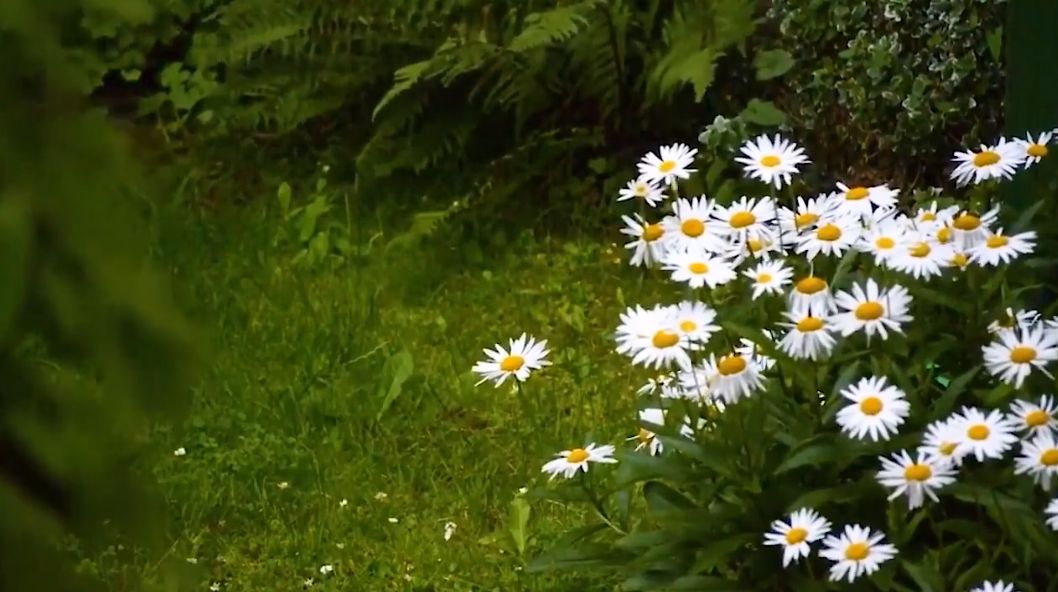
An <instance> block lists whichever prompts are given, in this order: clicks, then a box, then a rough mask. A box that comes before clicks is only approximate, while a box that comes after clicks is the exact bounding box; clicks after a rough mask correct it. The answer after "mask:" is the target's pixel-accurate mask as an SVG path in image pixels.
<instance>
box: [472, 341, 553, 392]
mask: <svg viewBox="0 0 1058 592" xmlns="http://www.w3.org/2000/svg"><path fill="white" fill-rule="evenodd" d="M482 351H483V352H484V353H485V356H486V357H488V359H487V360H485V361H482V362H478V363H477V364H474V367H473V368H472V370H473V371H474V372H475V373H477V374H480V375H481V380H479V381H478V382H477V384H481V383H483V382H485V381H488V380H491V381H493V382H494V383H495V384H496V386H497V387H499V386H500V385H501V384H503V383H504V381H506V380H507V379H508V378H510V377H512V376H513V377H514V378H515V380H517V381H518V382H525V380H526V379H527V378H529V373H530V372H531V371H533V370H539V369H541V368H543V367H544V366H549V365H551V362H549V361H548V360H547V354H548V353H550V351H549V350H548V349H547V340H546V339H541V340H540V341H537V340H536V339H534V338H533V337H529V336H527V335H526V334H525V333H522V335H521V337H519V338H518V339H511V340H510V342H509V347H508V348H506V349H505V348H504V347H503V346H502V345H500V344H498V343H497V344H496V348H495V349H484V350H482ZM475 386H477V385H475Z"/></svg>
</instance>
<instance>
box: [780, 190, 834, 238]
mask: <svg viewBox="0 0 1058 592" xmlns="http://www.w3.org/2000/svg"><path fill="white" fill-rule="evenodd" d="M778 214H779V229H780V230H781V231H782V240H783V242H784V243H786V244H790V245H794V244H797V237H798V235H799V234H800V233H802V232H806V231H808V230H810V229H813V228H815V226H816V224H817V223H818V222H819V221H821V220H826V219H829V218H830V217H831V216H833V215H834V200H833V199H831V197H830V196H829V195H827V194H823V195H820V196H818V197H810V198H808V199H805V198H803V197H798V198H797V209H795V210H791V209H790V208H787V207H785V206H782V207H780V208H779V212H778Z"/></svg>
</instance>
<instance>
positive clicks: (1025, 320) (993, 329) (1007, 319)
mask: <svg viewBox="0 0 1058 592" xmlns="http://www.w3.org/2000/svg"><path fill="white" fill-rule="evenodd" d="M1039 322H1040V313H1039V312H1038V311H1035V310H1014V309H1013V308H1009V307H1008V308H1007V309H1006V310H1005V311H1003V314H1002V315H1000V316H999V318H998V319H996V320H994V321H992V322H991V323H988V332H989V333H991V334H993V335H995V334H996V333H1001V332H1003V331H1012V330H1014V329H1018V330H1021V329H1031V328H1032V327H1034V326H1036V324H1037V323H1039Z"/></svg>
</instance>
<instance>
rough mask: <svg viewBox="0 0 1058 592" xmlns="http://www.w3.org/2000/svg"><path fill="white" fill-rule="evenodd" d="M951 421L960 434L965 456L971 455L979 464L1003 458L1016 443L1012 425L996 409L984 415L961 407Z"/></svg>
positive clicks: (972, 409)
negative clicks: (985, 460)
mask: <svg viewBox="0 0 1058 592" xmlns="http://www.w3.org/2000/svg"><path fill="white" fill-rule="evenodd" d="M953 421H954V424H955V425H957V426H958V427H959V431H960V432H962V435H963V437H962V444H964V445H965V446H966V454H967V455H970V454H972V455H973V456H974V457H975V458H976V459H977V460H978V461H979V462H980V461H983V460H984V459H986V458H1003V454H1004V453H1005V452H1006V451H1007V450H1010V447H1011V446H1013V445H1014V443H1015V442H1017V441H1018V437H1017V436H1015V435H1014V425H1013V424H1012V423H1011V422H1010V421H1009V420H1008V419H1006V418H1004V417H1003V412H1002V411H999V410H998V409H993V410H991V411H990V412H989V413H988V415H985V414H984V413H983V412H982V411H981V410H980V409H977V408H975V407H963V409H962V411H961V412H959V413H958V414H956V415H955V416H954V418H953Z"/></svg>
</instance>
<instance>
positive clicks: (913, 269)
mask: <svg viewBox="0 0 1058 592" xmlns="http://www.w3.org/2000/svg"><path fill="white" fill-rule="evenodd" d="M954 255H955V249H954V248H953V247H952V246H951V244H941V243H937V242H934V241H933V240H931V239H930V237H929V236H927V235H925V234H922V233H920V232H918V231H912V232H909V233H907V234H906V235H905V236H904V240H903V242H902V243H901V244H900V246H899V247H898V248H897V249H896V251H895V253H893V255H892V256H891V257H890V258H889V259H888V260H887V261H886V266H887V267H890V268H892V269H895V270H897V271H900V272H903V273H906V274H908V275H910V276H912V277H914V278H916V279H925V280H928V279H930V278H932V277H937V276H940V275H941V274H942V273H943V269H944V268H946V267H948V263H949V261H951V258H952V256H954Z"/></svg>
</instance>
